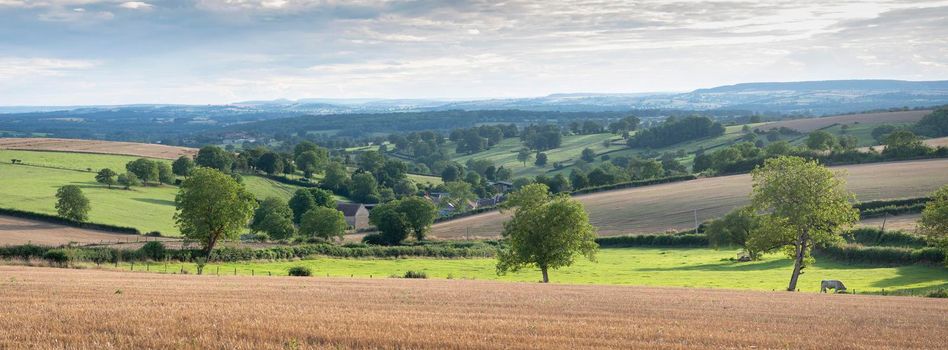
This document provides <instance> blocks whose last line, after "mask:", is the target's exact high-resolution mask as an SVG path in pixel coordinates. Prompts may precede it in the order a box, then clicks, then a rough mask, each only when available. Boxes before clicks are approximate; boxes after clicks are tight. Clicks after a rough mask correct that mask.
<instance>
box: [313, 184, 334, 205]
mask: <svg viewBox="0 0 948 350" xmlns="http://www.w3.org/2000/svg"><path fill="white" fill-rule="evenodd" d="M309 193H310V194H312V195H313V203H314V204H316V206H319V207H325V208H331V209H336V197H335V196H333V194H332V192H331V191H327V190H324V189H322V188H318V187H313V188H310V189H309Z"/></svg>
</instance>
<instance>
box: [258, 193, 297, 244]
mask: <svg viewBox="0 0 948 350" xmlns="http://www.w3.org/2000/svg"><path fill="white" fill-rule="evenodd" d="M250 230H251V231H253V232H264V233H266V234H267V237H269V238H270V239H273V240H285V239H289V238H290V237H293V235H294V234H296V227H294V226H293V211H292V210H291V209H290V207H289V206H288V205H287V204H286V202H284V201H282V200H280V199H279V198H274V197H270V198H267V199H265V200H263V202H260V207H258V208H257V210H256V211H254V214H253V221H251V222H250Z"/></svg>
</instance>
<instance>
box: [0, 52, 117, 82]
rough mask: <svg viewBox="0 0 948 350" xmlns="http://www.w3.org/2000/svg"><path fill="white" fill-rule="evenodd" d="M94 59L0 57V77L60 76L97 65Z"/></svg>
mask: <svg viewBox="0 0 948 350" xmlns="http://www.w3.org/2000/svg"><path fill="white" fill-rule="evenodd" d="M97 65H98V63H97V62H95V61H86V60H67V59H57V58H47V57H0V78H4V79H12V78H15V77H30V76H47V77H48V76H61V75H64V74H67V73H69V72H71V71H78V70H85V69H90V68H93V67H95V66H97Z"/></svg>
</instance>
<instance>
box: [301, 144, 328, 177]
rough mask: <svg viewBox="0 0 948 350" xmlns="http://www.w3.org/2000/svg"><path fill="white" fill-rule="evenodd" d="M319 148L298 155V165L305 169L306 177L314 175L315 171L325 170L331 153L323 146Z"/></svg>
mask: <svg viewBox="0 0 948 350" xmlns="http://www.w3.org/2000/svg"><path fill="white" fill-rule="evenodd" d="M318 150H319V151H306V152H303V153H301V154H300V155H298V156H296V166H297V167H299V168H300V170H302V171H303V175H304V176H305V177H312V176H313V174H314V173H317V172H321V171H323V170H324V169H325V167H326V163H327V162H329V153H328V152H327V151H326V150H325V149H323V148H318Z"/></svg>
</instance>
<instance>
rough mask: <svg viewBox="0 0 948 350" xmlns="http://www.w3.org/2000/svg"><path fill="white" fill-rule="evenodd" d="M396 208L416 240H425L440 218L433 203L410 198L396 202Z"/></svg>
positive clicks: (415, 197) (418, 198) (419, 198)
mask: <svg viewBox="0 0 948 350" xmlns="http://www.w3.org/2000/svg"><path fill="white" fill-rule="evenodd" d="M395 208H396V210H397V211H398V212H399V213H402V215H403V217H404V219H405V224H406V226H407V228H408V230H409V231H410V233H411V234H412V235H413V236H415V239H416V240H419V241H421V240H424V239H425V234H426V233H428V230H429V229H430V228H431V224H433V223H434V220H435V217H437V216H438V208H436V207H435V205H434V203H431V201H429V200H427V199H424V198H421V197H418V196H409V197H405V198H402V199H400V200H398V201H396V204H395Z"/></svg>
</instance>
